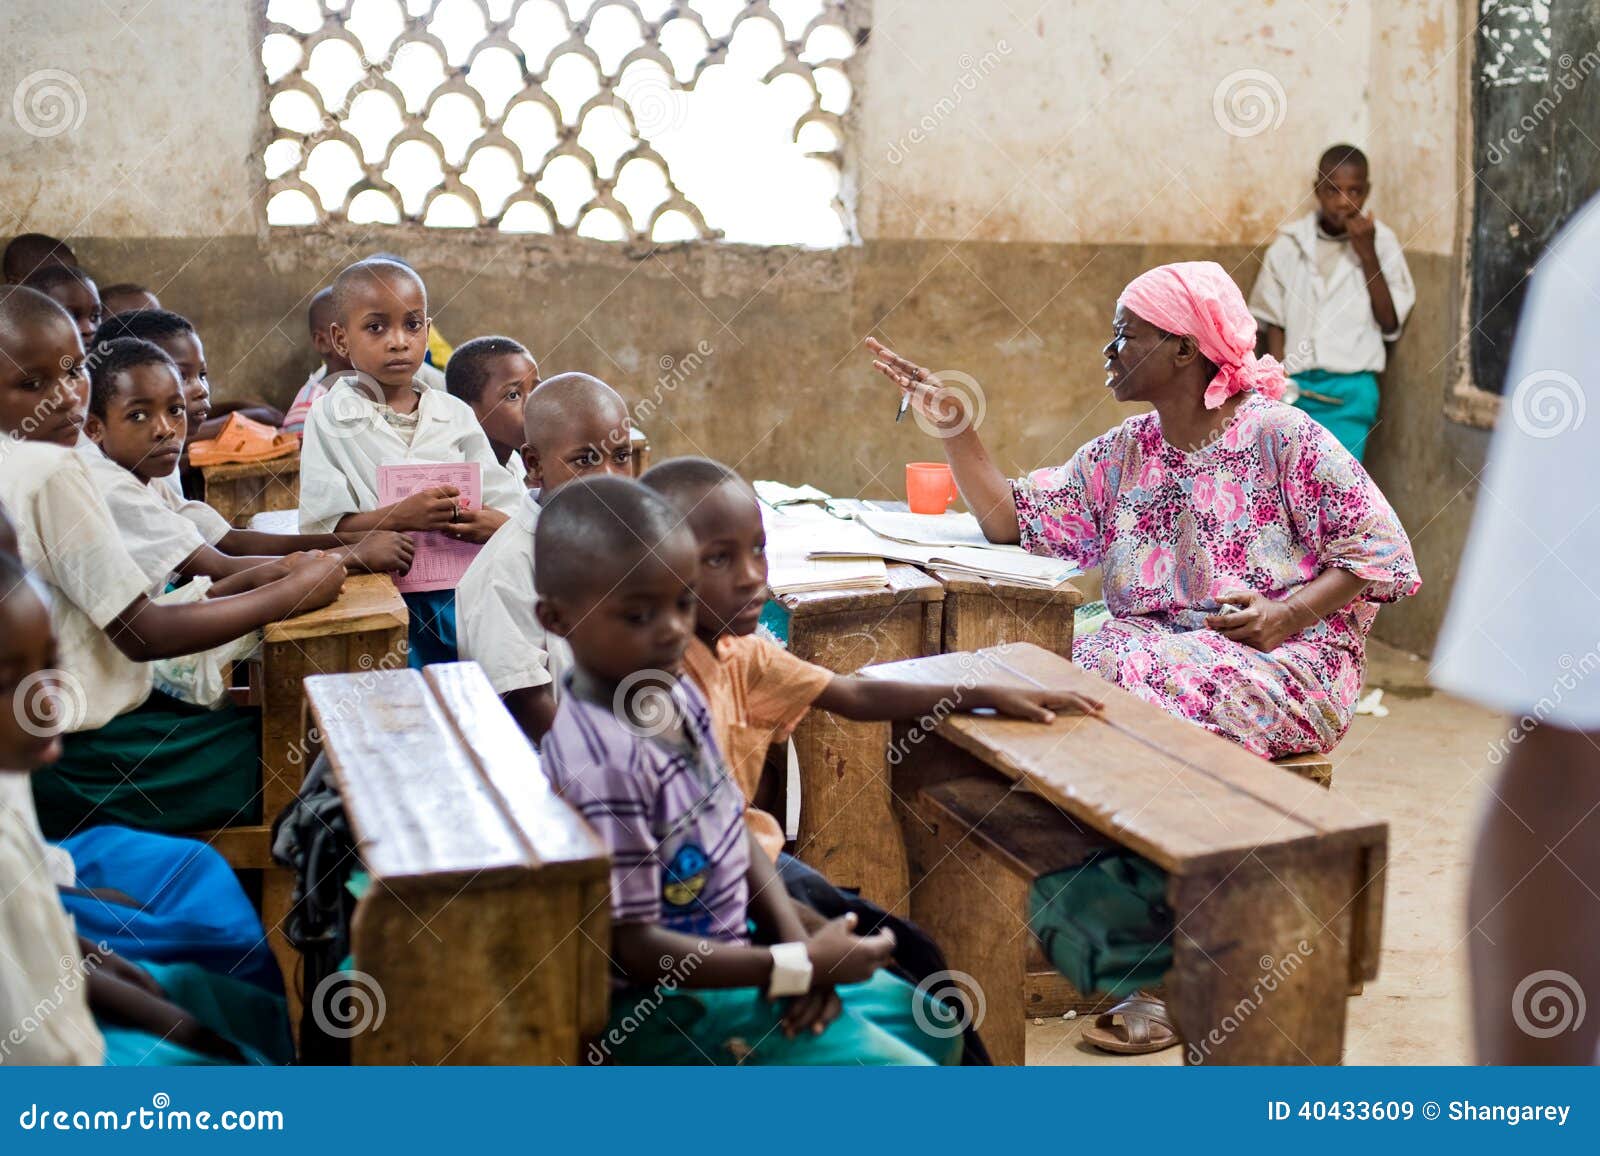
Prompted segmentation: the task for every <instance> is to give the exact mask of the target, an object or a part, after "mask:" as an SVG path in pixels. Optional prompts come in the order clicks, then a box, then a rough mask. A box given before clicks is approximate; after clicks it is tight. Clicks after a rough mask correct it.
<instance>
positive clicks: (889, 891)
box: [789, 602, 925, 916]
mask: <svg viewBox="0 0 1600 1156" xmlns="http://www.w3.org/2000/svg"><path fill="white" fill-rule="evenodd" d="M789 629H790V637H789V647H790V649H791V650H792V651H793V652H794V653H795V654H796V655H798V656H799V657H801V658H803V659H805V660H806V661H807V662H815V663H817V664H818V665H820V666H825V667H827V668H828V669H829V670H836V671H840V672H841V673H844V672H849V671H854V670H859V669H861V667H863V666H868V665H870V664H872V663H875V662H894V661H897V660H899V659H902V658H916V657H920V656H921V655H922V653H923V645H924V633H925V617H924V604H923V603H921V602H907V603H902V604H901V605H898V606H895V607H892V608H891V609H889V610H888V611H886V612H885V611H874V612H872V613H858V612H845V613H839V614H819V615H816V616H814V617H810V618H796V619H794V620H793V621H792V622H791V624H790V628H789ZM794 745H795V752H796V754H797V755H798V757H799V761H800V778H801V805H800V831H799V838H798V840H797V842H798V852H799V855H800V858H802V859H804V860H805V861H806V862H807V863H809V864H810V865H811V866H812V867H815V868H816V869H817V870H818V871H821V872H822V873H823V874H824V875H826V876H827V877H828V878H829V879H830V880H832V881H833V882H834V883H835V884H836V885H838V886H840V887H849V888H854V889H856V890H858V891H860V892H861V894H862V895H863V896H865V897H866V898H868V899H870V900H872V901H873V902H874V903H877V904H879V905H880V906H882V907H884V908H886V909H887V910H889V911H892V912H894V913H895V914H896V915H902V916H903V915H906V914H907V913H908V912H909V902H908V897H907V891H908V889H909V872H908V870H907V867H906V848H905V840H904V838H903V837H902V835H901V831H900V822H899V819H898V818H897V816H896V814H895V809H894V805H893V800H894V792H893V790H892V787H891V779H890V774H889V769H890V768H889V763H888V757H887V756H888V749H889V724H888V723H857V722H846V721H844V720H843V719H839V718H836V717H834V716H833V715H830V714H826V713H825V712H822V711H814V712H812V713H811V714H809V715H807V716H806V718H805V720H804V721H803V722H801V724H800V725H799V727H797V728H796V729H795V732H794Z"/></svg>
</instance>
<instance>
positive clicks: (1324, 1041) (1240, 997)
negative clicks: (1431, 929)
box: [1167, 849, 1367, 1065]
mask: <svg viewBox="0 0 1600 1156" xmlns="http://www.w3.org/2000/svg"><path fill="white" fill-rule="evenodd" d="M1357 860H1358V855H1357V854H1356V853H1354V852H1351V851H1349V850H1341V849H1332V850H1329V851H1322V852H1306V851H1293V852H1290V853H1285V854H1280V855H1276V856H1274V857H1273V858H1272V861H1271V862H1265V861H1263V860H1261V859H1260V858H1258V857H1255V856H1252V857H1251V858H1250V859H1249V860H1247V861H1246V862H1245V863H1244V864H1242V865H1241V866H1239V867H1238V868H1237V869H1236V870H1234V871H1232V872H1231V873H1228V872H1222V873H1217V874H1206V875H1198V876H1187V877H1182V878H1179V877H1176V876H1175V877H1173V879H1172V880H1171V882H1170V884H1169V889H1168V897H1169V899H1170V901H1171V903H1172V906H1173V910H1174V911H1175V912H1176V913H1177V914H1178V927H1177V933H1176V935H1175V937H1174V944H1173V969H1172V971H1171V972H1170V973H1169V974H1168V977H1167V989H1168V992H1169V999H1170V1005H1171V1008H1172V1011H1173V1014H1174V1016H1175V1018H1176V1021H1177V1024H1178V1030H1179V1033H1180V1035H1182V1037H1183V1040H1184V1062H1185V1063H1191V1064H1193V1063H1209V1064H1324V1065H1326V1064H1337V1063H1339V1062H1340V1061H1341V1059H1342V1057H1343V1053H1344V1025H1345V999H1346V996H1347V995H1348V993H1349V989H1350V982H1351V979H1352V976H1353V975H1354V974H1355V972H1356V971H1357V970H1359V968H1360V960H1359V959H1358V956H1359V955H1360V954H1361V953H1362V950H1363V936H1364V935H1366V934H1367V931H1365V930H1363V929H1362V928H1361V927H1360V922H1361V916H1362V912H1363V910H1364V902H1363V901H1362V897H1361V895H1360V894H1359V893H1360V889H1361V887H1362V885H1363V883H1364V882H1365V881H1366V880H1365V874H1364V870H1363V867H1362V865H1361V864H1360V863H1358V861H1357Z"/></svg>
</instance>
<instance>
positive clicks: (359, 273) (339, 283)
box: [332, 257, 428, 325]
mask: <svg viewBox="0 0 1600 1156" xmlns="http://www.w3.org/2000/svg"><path fill="white" fill-rule="evenodd" d="M394 285H415V286H416V287H417V291H418V292H419V293H421V294H422V300H423V305H424V307H426V305H427V300H428V287H427V286H426V285H424V284H423V283H422V278H421V277H418V276H417V273H416V270H414V269H412V268H411V266H409V265H402V264H401V263H400V262H398V261H388V260H384V259H383V258H380V257H369V258H367V260H365V261H357V262H356V263H355V264H354V265H351V266H350V267H349V268H347V269H346V270H345V271H344V272H342V273H340V274H339V276H338V277H336V278H335V279H334V282H333V290H332V293H333V299H332V304H333V317H332V320H334V321H337V322H338V323H339V324H341V325H345V324H347V323H348V321H349V316H350V309H351V308H352V306H353V305H354V304H355V302H356V299H357V298H358V297H359V296H360V295H361V294H363V293H369V292H372V291H374V290H378V291H382V290H384V289H387V288H389V287H390V286H394Z"/></svg>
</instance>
